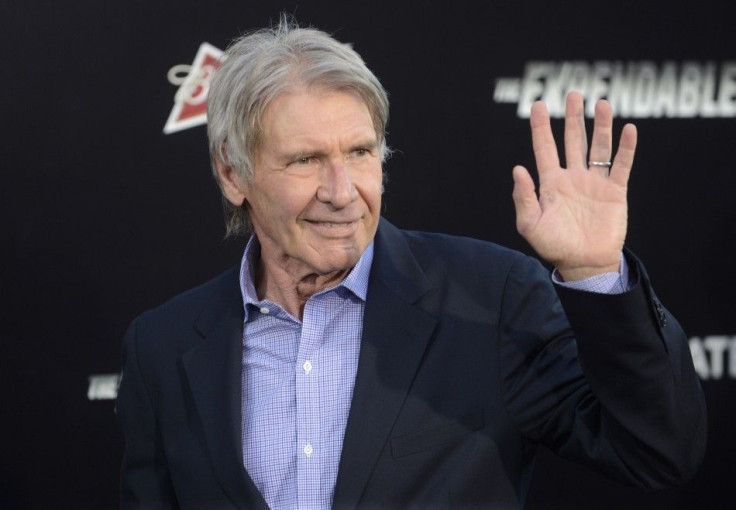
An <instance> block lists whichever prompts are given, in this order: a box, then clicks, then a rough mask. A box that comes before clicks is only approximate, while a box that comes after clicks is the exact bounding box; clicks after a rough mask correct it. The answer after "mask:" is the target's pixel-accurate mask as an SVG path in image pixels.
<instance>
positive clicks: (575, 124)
mask: <svg viewBox="0 0 736 510" xmlns="http://www.w3.org/2000/svg"><path fill="white" fill-rule="evenodd" d="M583 109H584V107H583V97H582V95H581V94H580V93H578V92H570V93H569V94H568V96H567V103H566V108H565V160H566V164H567V167H566V168H562V167H561V166H560V159H559V156H558V152H557V145H556V143H555V140H554V137H553V136H552V129H551V126H550V120H549V114H548V113H547V107H546V105H545V104H544V103H542V102H536V103H534V105H533V106H532V111H531V129H532V145H533V147H534V157H535V159H536V163H537V171H538V173H539V196H538V197H537V194H536V192H535V186H534V181H533V180H532V177H531V175H530V174H529V172H528V171H527V169H526V168H524V167H523V166H516V167H514V170H513V177H514V192H513V197H514V206H515V207H516V228H517V229H518V231H519V233H520V234H521V235H522V236H523V237H524V238H525V239H526V240H527V242H528V243H529V244H530V245H531V246H532V248H534V250H535V251H536V252H537V253H538V254H539V256H540V257H542V258H543V259H544V260H546V261H547V262H549V263H550V264H553V265H554V266H555V267H556V268H557V270H558V271H559V273H560V275H561V276H562V278H564V279H565V281H572V280H581V279H584V278H588V277H590V276H595V275H597V274H601V273H605V272H610V271H618V269H619V257H620V254H621V249H622V248H623V245H624V239H625V238H626V224H627V203H626V190H627V184H628V180H629V174H630V172H631V166H632V164H633V162H634V152H635V150H636V128H635V127H634V125H633V124H626V125H625V126H624V128H623V130H622V131H621V139H620V141H619V147H618V151H617V152H616V156H615V158H614V159H613V163H612V165H611V166H610V172H609V167H608V166H607V165H605V166H604V165H595V164H593V162H598V163H605V162H608V161H610V158H611V153H612V132H613V127H612V126H613V113H612V111H611V105H610V104H609V103H608V102H607V101H605V100H600V101H598V103H596V105H595V121H594V124H593V136H592V139H591V148H590V155H589V157H588V143H587V136H586V133H585V121H584V118H583Z"/></svg>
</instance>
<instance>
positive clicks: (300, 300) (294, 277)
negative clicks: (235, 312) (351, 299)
mask: <svg viewBox="0 0 736 510" xmlns="http://www.w3.org/2000/svg"><path fill="white" fill-rule="evenodd" d="M349 272H350V270H349V269H343V270H340V271H334V272H331V273H327V274H317V273H307V272H303V273H300V272H297V271H295V272H290V271H289V270H288V268H283V267H280V266H279V265H277V264H270V263H268V262H267V261H265V260H264V258H263V257H261V258H260V260H259V261H258V264H257V266H256V292H257V293H258V298H259V299H268V300H269V301H273V302H274V303H277V304H278V305H280V306H281V307H282V308H283V309H284V310H286V311H287V312H289V313H290V314H291V315H293V316H294V317H297V318H298V319H299V320H302V316H303V314H304V305H305V304H306V302H307V300H308V299H309V298H310V297H312V296H313V295H314V294H317V293H318V292H321V291H323V290H325V289H328V288H330V287H333V286H335V285H337V284H338V283H340V282H341V281H342V280H344V279H345V277H346V276H347V274H348V273H349Z"/></svg>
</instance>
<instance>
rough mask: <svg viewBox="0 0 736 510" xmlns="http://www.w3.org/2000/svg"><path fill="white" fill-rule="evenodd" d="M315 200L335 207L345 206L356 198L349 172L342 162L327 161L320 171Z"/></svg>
mask: <svg viewBox="0 0 736 510" xmlns="http://www.w3.org/2000/svg"><path fill="white" fill-rule="evenodd" d="M320 181H321V182H320V184H319V187H318V188H317V200H319V201H320V202H324V203H328V204H331V205H332V206H333V207H335V208H336V209H342V208H343V207H347V206H348V205H349V204H350V203H351V202H353V201H354V200H355V199H356V198H358V190H357V189H355V186H354V185H353V180H352V179H351V177H350V172H349V170H348V168H347V167H346V165H345V163H344V162H342V161H341V162H328V163H327V164H326V165H324V166H323V167H322V169H321V171H320Z"/></svg>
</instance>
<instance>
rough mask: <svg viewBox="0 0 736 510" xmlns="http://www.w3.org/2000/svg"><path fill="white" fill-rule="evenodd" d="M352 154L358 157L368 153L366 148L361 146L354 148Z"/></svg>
mask: <svg viewBox="0 0 736 510" xmlns="http://www.w3.org/2000/svg"><path fill="white" fill-rule="evenodd" d="M353 154H354V155H356V156H358V157H359V158H360V157H363V156H366V155H367V154H368V149H365V148H362V147H361V148H360V149H355V150H354V151H353Z"/></svg>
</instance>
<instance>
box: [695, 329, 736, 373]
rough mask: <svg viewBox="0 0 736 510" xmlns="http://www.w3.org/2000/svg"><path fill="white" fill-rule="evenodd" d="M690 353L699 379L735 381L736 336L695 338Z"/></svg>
mask: <svg viewBox="0 0 736 510" xmlns="http://www.w3.org/2000/svg"><path fill="white" fill-rule="evenodd" d="M690 352H691V353H692V356H693V363H694V365H695V371H696V372H697V373H698V375H699V376H700V378H701V379H736V336H725V335H711V336H704V337H702V338H701V337H697V336H695V337H693V338H691V339H690Z"/></svg>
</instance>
